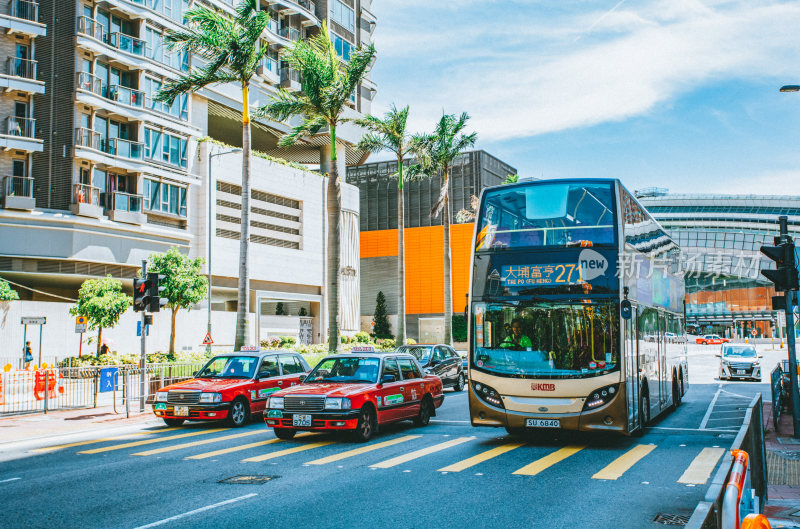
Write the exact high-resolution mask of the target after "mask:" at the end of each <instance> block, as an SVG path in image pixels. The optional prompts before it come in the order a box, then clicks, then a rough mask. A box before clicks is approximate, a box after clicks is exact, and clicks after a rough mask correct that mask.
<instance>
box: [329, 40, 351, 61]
mask: <svg viewBox="0 0 800 529" xmlns="http://www.w3.org/2000/svg"><path fill="white" fill-rule="evenodd" d="M331 40H332V41H333V46H334V48H336V53H337V55H339V57H341V58H342V60H345V61H349V60H350V52H351V51H352V50H353V45H352V44H350V43H349V42H347V41H346V40H344V39H343V38H342V37H340V36H339V35H337V34H336V33H331Z"/></svg>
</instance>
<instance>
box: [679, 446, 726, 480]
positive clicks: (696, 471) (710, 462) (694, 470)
mask: <svg viewBox="0 0 800 529" xmlns="http://www.w3.org/2000/svg"><path fill="white" fill-rule="evenodd" d="M724 453H725V449H724V448H703V450H701V451H700V453H699V454H697V457H695V458H694V460H693V461H692V462H691V464H690V465H689V466H688V467H687V468H686V471H685V472H684V473H683V475H682V476H681V477H680V478H678V483H689V484H694V485H704V484H705V482H706V481H708V478H710V477H711V473H712V472H714V467H716V466H717V461H719V458H720V457H722V454H724Z"/></svg>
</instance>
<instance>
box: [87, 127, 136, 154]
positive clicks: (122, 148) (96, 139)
mask: <svg viewBox="0 0 800 529" xmlns="http://www.w3.org/2000/svg"><path fill="white" fill-rule="evenodd" d="M75 146H76V147H85V148H87V149H94V150H96V151H100V152H103V153H105V154H110V155H111V156H117V157H120V158H127V159H130V160H139V161H141V160H142V159H143V157H144V143H139V142H136V141H131V140H125V139H122V138H104V137H102V136H101V135H100V133H99V132H97V131H94V130H91V129H87V128H85V127H79V128H77V129H75Z"/></svg>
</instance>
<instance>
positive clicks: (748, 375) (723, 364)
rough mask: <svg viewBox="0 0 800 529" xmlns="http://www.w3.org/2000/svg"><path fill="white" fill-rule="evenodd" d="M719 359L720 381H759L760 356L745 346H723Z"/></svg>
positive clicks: (748, 346) (752, 347)
mask: <svg viewBox="0 0 800 529" xmlns="http://www.w3.org/2000/svg"><path fill="white" fill-rule="evenodd" d="M717 356H718V357H719V378H720V380H734V379H750V380H757V381H759V382H760V381H761V364H760V363H759V361H758V359H759V358H761V355H760V354H758V353H757V352H756V348H755V347H754V346H752V345H747V344H729V343H726V344H723V345H722V349H721V350H720V352H719V353H718V354H717Z"/></svg>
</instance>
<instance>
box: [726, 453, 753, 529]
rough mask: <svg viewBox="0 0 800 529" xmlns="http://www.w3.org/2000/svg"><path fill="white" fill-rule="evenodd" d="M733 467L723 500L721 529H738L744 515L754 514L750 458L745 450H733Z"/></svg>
mask: <svg viewBox="0 0 800 529" xmlns="http://www.w3.org/2000/svg"><path fill="white" fill-rule="evenodd" d="M731 455H733V465H732V466H731V474H730V478H729V479H728V483H727V485H725V494H724V495H723V498H722V526H721V529H738V528H739V523H740V520H742V519H743V517H744V515H747V514H749V513H752V512H753V493H752V491H751V490H750V472H749V464H748V463H749V457H748V455H747V452H745V451H744V450H732V451H731Z"/></svg>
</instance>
